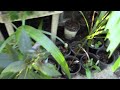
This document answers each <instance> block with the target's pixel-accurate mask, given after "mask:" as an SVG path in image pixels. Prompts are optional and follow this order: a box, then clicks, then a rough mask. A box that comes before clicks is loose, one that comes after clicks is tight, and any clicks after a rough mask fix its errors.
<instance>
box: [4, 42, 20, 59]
mask: <svg viewBox="0 0 120 90" xmlns="http://www.w3.org/2000/svg"><path fill="white" fill-rule="evenodd" d="M5 49H6V50H7V52H6V53H7V54H9V56H10V57H11V58H12V59H13V60H14V61H18V60H19V58H18V52H17V51H16V49H15V48H13V47H12V46H11V45H9V44H7V45H6V48H5Z"/></svg>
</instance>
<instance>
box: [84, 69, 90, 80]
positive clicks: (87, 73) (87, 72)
mask: <svg viewBox="0 0 120 90" xmlns="http://www.w3.org/2000/svg"><path fill="white" fill-rule="evenodd" d="M85 72H86V76H87V78H88V79H91V71H90V69H89V68H86V69H85Z"/></svg>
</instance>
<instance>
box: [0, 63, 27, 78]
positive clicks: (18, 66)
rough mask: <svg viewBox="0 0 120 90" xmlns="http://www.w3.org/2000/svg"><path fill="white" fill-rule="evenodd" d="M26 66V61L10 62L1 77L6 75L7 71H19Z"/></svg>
mask: <svg viewBox="0 0 120 90" xmlns="http://www.w3.org/2000/svg"><path fill="white" fill-rule="evenodd" d="M25 68H26V64H25V62H24V61H16V62H13V63H11V64H9V65H8V66H7V67H6V68H5V69H4V70H3V71H2V73H1V75H0V78H2V77H4V76H5V75H6V73H9V72H10V73H17V72H20V71H22V70H24V69H25Z"/></svg>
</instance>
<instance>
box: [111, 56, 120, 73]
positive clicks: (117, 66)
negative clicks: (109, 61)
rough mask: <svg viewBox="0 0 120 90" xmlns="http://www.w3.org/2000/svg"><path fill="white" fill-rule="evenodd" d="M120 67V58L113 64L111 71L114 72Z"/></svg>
mask: <svg viewBox="0 0 120 90" xmlns="http://www.w3.org/2000/svg"><path fill="white" fill-rule="evenodd" d="M119 67H120V57H119V58H118V59H117V61H116V62H115V64H114V65H113V66H112V71H113V72H114V71H116V70H117V69H118V68H119Z"/></svg>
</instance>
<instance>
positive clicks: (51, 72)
mask: <svg viewBox="0 0 120 90" xmlns="http://www.w3.org/2000/svg"><path fill="white" fill-rule="evenodd" d="M34 67H35V68H36V69H37V70H39V71H41V72H42V73H43V74H45V75H47V76H51V77H58V76H61V74H60V73H59V72H58V71H57V70H56V67H55V66H54V65H53V64H50V63H45V64H38V63H35V65H34Z"/></svg>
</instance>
